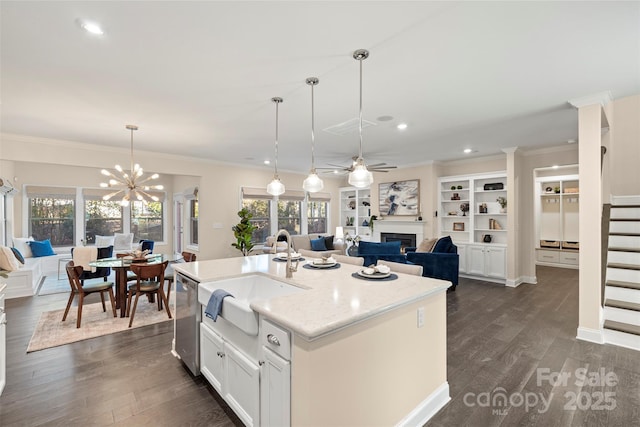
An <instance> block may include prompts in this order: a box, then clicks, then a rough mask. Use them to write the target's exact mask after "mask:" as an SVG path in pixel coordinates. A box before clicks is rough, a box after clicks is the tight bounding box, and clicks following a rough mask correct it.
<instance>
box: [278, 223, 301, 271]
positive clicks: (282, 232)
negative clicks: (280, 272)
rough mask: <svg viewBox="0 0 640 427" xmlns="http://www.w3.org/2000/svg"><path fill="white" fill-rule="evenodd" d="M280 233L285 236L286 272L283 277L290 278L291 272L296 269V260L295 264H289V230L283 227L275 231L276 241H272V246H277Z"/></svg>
mask: <svg viewBox="0 0 640 427" xmlns="http://www.w3.org/2000/svg"><path fill="white" fill-rule="evenodd" d="M281 234H284V235H285V237H286V238H287V274H286V275H285V277H286V278H287V279H291V278H293V273H294V272H296V271H298V261H297V260H296V264H295V265H291V234H289V232H288V231H287V230H285V229H284V228H283V229H282V230H280V231H278V232H277V233H276V237H275V239H276V241H275V242H274V244H273V247H274V248H275V247H277V246H278V237H279V236H280V235H281Z"/></svg>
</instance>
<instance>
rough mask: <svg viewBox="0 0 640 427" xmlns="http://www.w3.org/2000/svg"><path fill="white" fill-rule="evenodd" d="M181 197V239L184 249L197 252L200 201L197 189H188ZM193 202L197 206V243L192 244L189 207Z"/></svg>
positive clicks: (191, 224)
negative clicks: (182, 198) (182, 199)
mask: <svg viewBox="0 0 640 427" xmlns="http://www.w3.org/2000/svg"><path fill="white" fill-rule="evenodd" d="M182 196H183V197H184V202H183V204H182V223H183V225H182V226H183V230H184V231H183V234H182V238H183V240H184V242H183V243H184V247H185V249H189V250H192V251H197V250H199V249H200V243H199V241H200V200H199V199H198V187H195V188H194V189H189V190H187V191H185V192H184V193H183V194H182ZM193 201H195V202H196V203H197V204H198V220H197V221H198V222H197V223H198V230H197V231H198V241H197V242H193V241H192V239H191V237H192V232H193V230H192V227H193V223H192V217H191V205H192V202H193Z"/></svg>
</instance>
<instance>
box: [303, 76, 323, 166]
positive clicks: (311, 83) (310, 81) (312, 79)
mask: <svg viewBox="0 0 640 427" xmlns="http://www.w3.org/2000/svg"><path fill="white" fill-rule="evenodd" d="M306 82H307V84H308V85H309V86H311V173H314V172H315V170H316V153H315V145H316V138H315V110H314V98H313V87H314V86H315V85H317V84H318V83H320V80H318V78H317V77H308V78H307V80H306Z"/></svg>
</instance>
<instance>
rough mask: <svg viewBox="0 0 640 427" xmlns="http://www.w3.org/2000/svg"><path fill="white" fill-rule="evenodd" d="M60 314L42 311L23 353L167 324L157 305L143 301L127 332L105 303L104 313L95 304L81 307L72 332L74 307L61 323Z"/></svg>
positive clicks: (126, 324) (121, 319) (122, 319)
mask: <svg viewBox="0 0 640 427" xmlns="http://www.w3.org/2000/svg"><path fill="white" fill-rule="evenodd" d="M172 296H173V295H172ZM170 306H171V305H170ZM63 314H64V309H62V310H55V311H45V312H44V313H42V314H41V315H40V319H39V320H38V324H37V325H36V329H35V331H34V332H33V336H32V337H31V341H29V346H28V347H27V353H31V352H33V351H38V350H44V349H45V348H51V347H57V346H60V345H64V344H69V343H72V342H77V341H82V340H86V339H89V338H96V337H100V336H103V335H109V334H114V333H116V332H122V331H126V330H129V329H133V328H139V327H141V326H147V325H153V324H154V323H160V322H166V321H169V320H171V319H169V317H168V316H167V312H166V311H165V310H164V309H163V310H162V311H158V305H157V304H156V303H153V304H152V303H149V302H148V301H146V298H145V299H141V300H140V301H139V302H138V308H137V309H136V315H135V317H134V319H133V325H131V328H129V318H128V317H119V316H120V311H119V310H118V317H113V315H112V313H111V307H109V302H108V301H107V312H106V313H105V312H103V311H102V304H101V303H99V302H98V303H95V304H88V305H85V306H84V308H83V309H82V324H81V325H80V328H76V320H77V314H78V307H77V306H75V305H74V306H72V307H71V309H70V310H69V314H68V315H67V320H65V321H64V322H63V321H62V315H63ZM172 315H173V313H172Z"/></svg>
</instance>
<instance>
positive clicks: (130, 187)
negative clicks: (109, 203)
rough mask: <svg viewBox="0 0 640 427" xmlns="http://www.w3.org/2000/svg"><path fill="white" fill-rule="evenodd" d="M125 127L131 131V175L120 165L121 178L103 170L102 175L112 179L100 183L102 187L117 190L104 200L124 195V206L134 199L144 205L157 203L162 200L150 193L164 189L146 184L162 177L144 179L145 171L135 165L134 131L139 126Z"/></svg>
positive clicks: (117, 167) (117, 168)
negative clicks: (152, 202)
mask: <svg viewBox="0 0 640 427" xmlns="http://www.w3.org/2000/svg"><path fill="white" fill-rule="evenodd" d="M125 127H126V128H127V129H128V130H130V131H131V157H130V165H131V167H130V169H129V173H127V172H125V171H124V170H123V169H122V167H121V166H120V165H116V167H115V169H116V171H118V173H119V174H120V175H121V176H120V177H118V176H116V175H115V174H113V173H112V172H110V171H108V170H106V169H102V171H100V172H101V173H102V175H104V176H106V177H109V178H111V179H109V182H103V183H100V187H102V188H114V189H116V191H114V192H113V193H110V194H107V195H105V196H104V197H102V199H103V200H109V199H111V198H112V197H114V196H117V195H119V194H120V193H122V199H121V200H120V204H121V205H122V206H129V203H130V202H131V200H133V199H134V198H135V199H137V200H139V201H141V202H144V203H149V202H151V201H154V202H157V201H158V200H160V198H159V197H158V196H155V195H153V194H150V193H149V191H150V190H163V189H164V187H163V186H162V185H148V184H146V183H147V182H148V181H151V180H155V179H158V178H159V176H160V175H158V174H157V173H154V174H153V175H151V176H149V177H147V178H142V175H143V174H144V171H143V170H142V168H141V167H140V165H139V164H137V163H135V164H134V162H133V131H136V130H138V126H135V125H126V126H125ZM144 184H146V185H144Z"/></svg>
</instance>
